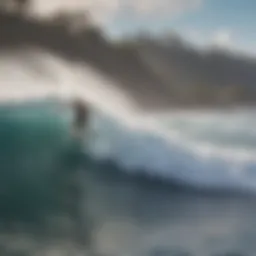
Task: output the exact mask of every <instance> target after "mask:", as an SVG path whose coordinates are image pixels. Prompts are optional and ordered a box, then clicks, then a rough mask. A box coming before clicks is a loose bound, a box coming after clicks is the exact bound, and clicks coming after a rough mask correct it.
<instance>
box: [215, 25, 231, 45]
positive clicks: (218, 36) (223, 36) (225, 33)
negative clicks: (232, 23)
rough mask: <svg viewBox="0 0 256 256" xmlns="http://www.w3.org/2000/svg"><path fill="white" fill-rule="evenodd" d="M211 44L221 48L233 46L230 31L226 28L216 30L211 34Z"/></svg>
mask: <svg viewBox="0 0 256 256" xmlns="http://www.w3.org/2000/svg"><path fill="white" fill-rule="evenodd" d="M211 44H212V45H214V46H217V47H221V48H231V47H232V46H233V34H232V31H230V30H227V29H221V30H218V31H216V32H215V33H214V34H213V36H212V39H211Z"/></svg>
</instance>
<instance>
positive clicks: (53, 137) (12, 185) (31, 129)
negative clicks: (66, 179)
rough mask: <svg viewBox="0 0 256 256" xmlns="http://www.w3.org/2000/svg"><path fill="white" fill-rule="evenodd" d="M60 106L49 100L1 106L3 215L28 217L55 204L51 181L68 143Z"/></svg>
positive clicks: (0, 141) (59, 165) (0, 163)
mask: <svg viewBox="0 0 256 256" xmlns="http://www.w3.org/2000/svg"><path fill="white" fill-rule="evenodd" d="M61 109H62V107H61V105H60V104H57V103H52V102H46V103H42V102H37V103H26V104H19V105H18V106H13V105H11V106H8V105H5V106H2V107H1V108H0V196H1V204H2V205H1V209H2V211H1V215H2V217H5V218H27V219H28V220H29V218H33V217H36V215H37V214H42V212H43V211H44V210H46V208H48V209H49V207H50V204H53V203H54V202H53V201H54V195H55V193H54V191H55V190H56V184H54V182H56V177H57V175H60V173H59V174H58V172H60V171H61V170H60V169H62V168H64V167H63V159H62V155H63V154H64V153H65V150H66V151H67V150H68V148H69V147H70V143H71V142H70V138H69V130H68V128H69V126H68V118H67V117H65V118H64V116H62V115H60V111H61ZM62 111H63V110H62ZM67 113H68V112H67ZM62 171H63V173H64V170H62ZM55 203H56V202H55Z"/></svg>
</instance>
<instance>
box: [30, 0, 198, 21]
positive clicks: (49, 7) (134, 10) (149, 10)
mask: <svg viewBox="0 0 256 256" xmlns="http://www.w3.org/2000/svg"><path fill="white" fill-rule="evenodd" d="M202 2H203V0H34V1H33V7H32V8H33V11H34V12H36V13H37V14H40V15H50V14H52V13H54V12H55V11H57V10H63V9H64V10H77V9H80V10H81V9H85V10H88V11H89V12H91V14H92V16H93V17H94V19H95V20H96V21H98V22H101V23H104V22H108V21H110V20H112V19H113V18H115V17H116V15H118V14H119V13H122V12H123V11H126V10H128V11H129V13H130V14H131V15H132V16H134V15H137V16H139V17H140V18H146V17H152V16H159V15H166V14H167V15H174V14H177V13H182V12H184V11H189V10H193V9H196V8H198V7H199V6H200V5H201V4H202Z"/></svg>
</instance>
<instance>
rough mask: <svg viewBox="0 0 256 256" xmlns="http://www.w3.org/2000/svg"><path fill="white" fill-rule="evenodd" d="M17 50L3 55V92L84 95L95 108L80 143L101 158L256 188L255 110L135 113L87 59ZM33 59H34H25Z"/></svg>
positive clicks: (202, 182) (127, 167) (131, 169)
mask: <svg viewBox="0 0 256 256" xmlns="http://www.w3.org/2000/svg"><path fill="white" fill-rule="evenodd" d="M16 55H17V56H16V57H13V56H10V54H9V55H6V56H5V57H3V58H2V59H1V63H0V66H1V67H5V68H4V69H2V68H0V70H1V71H2V72H1V73H0V79H1V84H5V87H3V86H2V87H1V100H7V101H9V100H10V99H12V98H15V99H16V98H19V99H21V98H23V99H27V98H29V97H30V98H35V97H42V96H44V97H45V96H49V95H51V96H52V95H55V96H56V95H58V96H59V97H62V98H72V96H74V95H77V94H79V95H80V96H82V97H84V99H85V100H86V101H87V102H89V103H90V104H91V105H92V109H93V110H92V120H91V121H92V122H91V125H90V127H89V132H85V141H86V142H85V151H87V152H89V153H90V154H91V155H92V156H93V157H94V158H97V159H98V160H99V161H101V160H105V159H111V160H113V161H114V162H115V163H116V164H117V165H118V166H119V167H120V169H122V170H124V171H126V172H128V173H132V174H136V173H141V172H142V173H144V174H146V175H150V176H151V177H152V176H155V177H161V178H164V179H176V180H178V181H181V182H183V183H185V184H189V185H194V186H197V187H204V188H216V189H219V188H228V189H229V188H239V189H248V190H255V189H256V154H255V153H256V118H255V117H256V110H254V109H233V110H211V111H210V110H209V111H206V110H205V111H202V110H198V111H196V110H193V111H170V112H169V113H168V112H167V113H160V114H153V113H140V112H138V111H135V109H134V108H133V104H132V99H129V98H128V97H126V96H125V93H124V92H122V91H120V90H117V89H115V84H114V82H113V81H111V80H109V79H107V78H105V77H103V76H100V75H99V74H98V73H97V72H95V71H93V70H91V69H90V68H89V67H81V66H78V65H74V64H70V63H67V62H64V61H62V60H61V59H58V58H55V57H53V56H51V55H49V54H46V53H43V54H41V53H38V52H37V53H35V52H32V53H31V52H27V53H26V52H25V53H24V52H23V53H22V54H17V53H16ZM35 59H36V63H37V65H36V66H35V65H29V63H31V61H33V60H35ZM21 61H23V62H21ZM21 63H25V64H24V65H23V64H22V65H21ZM32 63H33V62H32ZM18 76H19V77H20V78H19V79H18V78H17V77H18ZM41 77H42V78H41ZM21 82H22V83H23V84H22V86H21V84H20V83H21ZM2 89H3V90H2ZM10 91H11V92H15V94H11V93H10ZM10 96H11V97H10ZM116 106H118V107H116ZM63 113H64V115H65V113H66V112H63ZM103 171H106V172H107V171H108V170H107V169H106V170H103Z"/></svg>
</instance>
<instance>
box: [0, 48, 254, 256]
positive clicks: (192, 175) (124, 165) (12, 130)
mask: <svg viewBox="0 0 256 256" xmlns="http://www.w3.org/2000/svg"><path fill="white" fill-rule="evenodd" d="M31 55H32V56H37V58H38V59H39V60H40V61H41V62H42V67H43V70H44V72H42V70H41V69H42V68H40V69H39V68H38V69H37V70H36V71H37V73H34V70H33V69H31V66H29V65H27V63H29V59H30V56H31ZM22 56H23V57H24V56H26V58H25V59H24V60H23V57H22V58H21V56H20V55H19V58H17V57H15V56H10V57H8V56H7V57H5V58H7V59H5V60H4V61H3V62H0V66H4V67H5V72H2V73H1V72H0V79H1V83H2V82H5V83H7V84H8V86H13V87H12V88H14V89H15V88H18V86H22V88H23V90H21V89H20V90H17V91H16V90H15V95H13V94H12V93H11V90H9V91H8V90H6V89H5V91H4V93H3V94H2V95H1V96H2V99H3V100H5V103H4V104H3V105H2V106H1V107H0V124H1V125H0V158H1V161H0V170H1V178H0V182H1V214H0V215H1V216H0V217H1V230H2V232H1V234H0V249H1V250H2V251H1V255H17V254H15V253H18V251H19V250H20V251H22V250H23V253H25V254H24V255H57V254H58V253H59V254H58V255H70V254H71V255H88V253H87V252H86V250H87V249H88V248H90V250H91V255H95V254H97V255H118V256H122V255H124V256H125V255H131V256H137V255H138V256H142V255H143V256H151V255H154V256H156V255H157V256H162V255H168V256H169V255H170V256H184V255H186V256H188V255H191V256H227V255H229V256H231V255H232V256H235V255H241V256H247V255H252V256H254V255H256V225H255V223H256V217H255V216H256V199H255V196H256V194H255V192H256V190H255V185H256V177H255V172H256V168H255V167H256V166H255V163H256V159H255V154H254V153H255V148H256V132H255V128H256V121H255V115H256V114H255V113H256V112H255V110H254V109H245V108H244V109H242V108H238V109H232V110H211V111H210V110H207V111H206V110H204V111H203V110H193V111H166V113H154V114H153V113H139V112H133V111H134V109H132V107H131V105H132V104H131V105H130V103H129V101H128V100H127V101H125V100H123V101H122V99H120V97H119V98H118V100H117V101H114V100H115V97H117V93H116V92H115V91H111V90H110V89H109V90H108V93H109V94H108V95H107V96H106V94H104V93H103V92H105V91H104V90H103V89H102V88H103V87H104V86H105V85H108V84H109V83H111V81H105V80H104V79H103V78H99V76H98V75H95V73H93V72H91V71H90V70H88V69H87V68H86V67H84V70H83V69H82V68H81V67H77V66H72V65H71V64H68V63H66V62H64V61H61V60H59V59H57V58H54V57H49V56H48V55H47V54H46V55H45V54H43V55H36V54H35V53H34V54H32V53H28V54H27V55H26V54H25V53H22ZM47 56H48V57H47ZM7 60H8V61H7ZM20 61H24V65H22V66H20V65H19V62H20ZM41 62H40V63H41ZM17 63H18V64H17ZM45 63H46V64H47V65H46V64H45ZM25 64H26V65H25ZM15 65H16V66H15ZM10 67H12V69H11V68H10ZM40 67H41V66H40ZM47 67H48V68H49V70H50V71H51V72H52V73H54V74H55V75H56V77H55V78H54V79H52V78H51V76H50V75H49V72H50V71H48V69H47ZM21 69H22V70H21ZM45 69H46V70H45ZM1 70H2V69H0V71H1ZM18 70H20V72H18ZM38 70H39V71H38ZM82 70H83V72H82ZM46 71H47V72H46ZM12 72H15V76H14V75H13V73H12ZM38 72H39V73H38ZM45 72H46V73H45ZM83 73H84V74H87V75H88V76H85V75H84V76H85V77H83ZM18 75H22V78H23V79H20V80H18V79H17V76H18ZM41 76H42V77H41ZM45 77H46V78H47V79H48V80H47V79H46V78H45ZM49 77H50V78H49ZM39 78H40V79H39ZM17 81H22V83H24V86H23V84H21V85H18V84H17ZM38 81H39V82H38ZM83 83H84V84H83ZM44 84H46V86H45V87H44ZM68 85H72V86H73V87H75V88H76V89H74V90H75V91H76V92H79V93H82V92H83V94H81V95H83V96H84V97H85V100H87V101H88V102H89V104H90V106H91V117H90V123H89V125H88V127H87V128H86V130H85V131H84V140H83V141H79V142H77V141H76V142H75V141H73V139H72V137H71V134H72V133H70V131H71V128H70V127H71V125H72V112H71V109H70V107H69V106H68V104H66V103H65V101H55V100H53V98H52V99H51V100H47V101H38V99H37V100H34V102H31V101H28V98H30V99H34V98H36V97H37V98H38V96H42V95H44V96H45V95H47V94H48V93H51V95H53V94H55V95H56V94H59V95H62V96H63V95H64V94H65V97H64V96H63V98H65V99H67V98H69V97H70V96H71V94H72V92H71V91H72V89H70V88H69V87H68ZM26 86H27V87H26ZM54 86H55V87H54ZM52 88H55V89H54V90H52ZM25 92H26V93H25ZM73 93H74V92H73ZM118 93H119V92H118ZM3 95H4V96H3ZM7 96H8V97H7ZM108 97H112V98H111V100H110V98H108ZM10 98H15V99H17V98H19V99H26V101H25V103H17V104H16V105H15V104H14V103H13V101H12V102H11V103H10ZM120 101H121V103H123V104H121V105H120V107H119V105H118V104H120ZM117 105H118V108H117V107H116V106H117ZM117 109H118V111H117ZM76 143H78V144H79V145H80V146H81V145H82V147H80V151H81V152H80V151H79V152H78V151H77V148H76V147H74V144H76ZM80 153H82V155H81V154H80ZM76 154H79V155H80V157H79V158H75V159H78V160H74V159H73V161H71V163H70V156H72V155H76ZM71 158H72V157H71ZM81 160H82V161H81ZM76 161H77V162H76ZM78 162H79V163H78ZM78 169H79V170H80V171H81V173H82V175H81V176H79V177H80V178H79V184H80V185H81V187H82V188H83V189H82V190H81V191H80V193H79V195H78V196H77V198H75V199H73V200H74V201H76V204H75V205H78V206H79V213H80V215H79V218H78V216H75V217H74V216H73V217H74V223H73V226H74V224H75V223H78V225H79V226H81V229H84V231H85V232H84V236H85V237H86V240H87V243H86V246H85V248H83V249H81V248H80V246H79V245H78V244H77V243H76V242H74V241H73V240H75V239H74V238H76V232H77V231H76V232H75V231H74V230H73V229H72V227H70V226H68V227H66V225H67V222H65V221H63V222H59V219H55V217H56V216H58V217H59V216H60V215H63V213H66V210H67V209H64V208H61V207H60V206H59V202H60V200H61V198H63V197H65V193H63V194H61V195H59V193H60V192H59V191H62V192H65V190H59V187H58V186H59V185H60V184H62V183H59V181H60V180H62V181H63V180H64V181H65V180H68V179H66V178H65V177H67V176H66V174H67V173H70V172H71V173H72V172H76V171H77V170H78ZM63 177H64V179H62V178H63ZM76 184H77V186H79V184H78V183H76ZM68 196H69V194H68V193H67V197H68ZM49 216H51V222H50V225H49V226H50V231H51V232H52V233H54V235H52V233H51V232H46V231H45V229H42V228H40V229H39V227H38V226H35V225H37V224H38V223H41V226H43V227H45V225H46V222H45V221H46V220H47V221H48V220H49V219H48V217H49ZM62 217H63V216H62ZM64 217H65V216H64ZM49 221H50V220H49ZM6 223H7V224H8V225H7V229H6V227H5V226H6ZM12 223H15V224H16V226H15V227H14V228H13V227H11V225H10V224H12ZM17 223H19V225H20V226H19V228H17V225H18V224H17ZM31 223H32V224H31ZM42 223H43V224H42ZM56 223H58V225H57V224H56ZM83 224H85V225H84V226H83ZM38 225H39V224H38ZM64 226H65V228H64ZM71 226H72V225H71ZM35 227H36V228H35ZM17 229H18V230H19V231H17ZM6 230H7V231H8V232H7V231H6ZM10 230H11V231H10ZM35 230H36V232H35ZM39 230H40V231H39ZM47 230H48V229H47ZM64 230H65V232H66V233H67V235H66V236H64V235H63V234H64V233H65V232H64ZM43 234H44V235H43ZM21 237H22V239H23V240H25V241H23V240H22V239H21ZM20 240H22V241H23V242H20ZM17 241H19V242H17ZM46 241H47V242H46ZM17 244H18V245H17ZM24 244H25V245H26V246H25V245H24ZM80 249H81V250H80ZM79 250H80V254H79V253H78V251H79ZM24 251H25V252H24ZM92 252H93V253H94V254H92ZM51 253H52V254H51ZM54 253H55V254H54ZM68 253H69V254H68ZM86 253H87V254H86ZM89 255H90V254H89Z"/></svg>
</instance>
